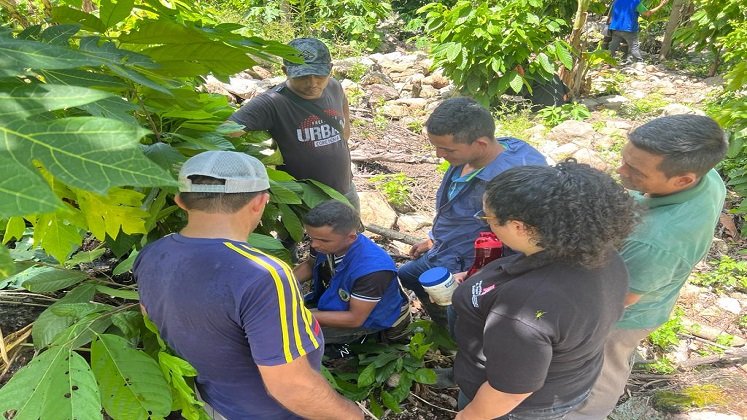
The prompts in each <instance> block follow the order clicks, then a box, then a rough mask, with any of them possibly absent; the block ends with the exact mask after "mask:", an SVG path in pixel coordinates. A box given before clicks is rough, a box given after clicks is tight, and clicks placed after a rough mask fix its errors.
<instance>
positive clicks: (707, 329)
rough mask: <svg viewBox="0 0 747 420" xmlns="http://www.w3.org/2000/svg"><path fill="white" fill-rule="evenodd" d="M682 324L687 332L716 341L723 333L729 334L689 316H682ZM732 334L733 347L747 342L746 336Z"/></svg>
mask: <svg viewBox="0 0 747 420" xmlns="http://www.w3.org/2000/svg"><path fill="white" fill-rule="evenodd" d="M682 326H683V327H685V330H687V332H689V333H690V334H692V335H694V336H697V337H700V338H705V339H706V340H711V341H714V342H716V340H717V339H718V337H719V336H720V335H721V334H727V333H726V332H725V331H724V330H720V329H718V328H714V327H711V326H708V325H703V324H698V323H697V322H694V321H692V320H690V319H687V318H682ZM730 335H731V336H732V337H734V338H733V339H732V341H731V347H742V346H744V345H745V344H747V341H745V339H744V338H742V337H739V336H736V335H732V334H730Z"/></svg>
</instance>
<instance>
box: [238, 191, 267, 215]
mask: <svg viewBox="0 0 747 420" xmlns="http://www.w3.org/2000/svg"><path fill="white" fill-rule="evenodd" d="M269 201H270V199H269V194H266V193H262V194H257V195H256V196H254V198H252V199H251V200H249V202H248V203H246V206H244V208H246V209H249V210H250V211H251V212H252V213H259V214H262V212H263V211H264V210H265V205H267V203H268V202H269Z"/></svg>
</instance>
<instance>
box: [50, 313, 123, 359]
mask: <svg viewBox="0 0 747 420" xmlns="http://www.w3.org/2000/svg"><path fill="white" fill-rule="evenodd" d="M113 309H114V307H112V306H109V305H103V304H97V306H96V307H95V308H94V309H93V310H92V311H91V312H90V313H88V314H86V315H83V317H82V318H80V319H79V320H77V321H76V322H75V323H73V324H72V325H70V326H69V327H67V328H66V329H65V330H64V331H62V332H61V333H60V334H58V335H57V337H55V339H54V341H52V344H51V346H66V347H70V348H73V349H77V348H80V347H83V346H85V345H86V344H88V343H90V342H91V341H92V340H93V339H94V336H95V335H96V334H99V333H103V332H104V331H106V330H107V329H108V328H109V327H110V326H111V325H112V317H111V310H113ZM62 311H63V312H62V313H63V314H69V313H72V312H73V311H72V310H65V309H62Z"/></svg>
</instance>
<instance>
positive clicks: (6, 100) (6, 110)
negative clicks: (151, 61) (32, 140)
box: [0, 83, 112, 121]
mask: <svg viewBox="0 0 747 420" xmlns="http://www.w3.org/2000/svg"><path fill="white" fill-rule="evenodd" d="M110 96H112V94H110V93H107V92H103V91H100V90H96V89H89V88H85V87H79V86H66V85H52V84H40V83H34V84H29V83H15V84H0V120H2V121H10V120H13V119H25V118H28V117H30V116H32V115H35V114H41V113H43V112H47V111H52V110H56V109H66V108H71V107H76V106H79V105H84V104H87V103H91V102H95V101H98V100H100V99H104V98H107V97H110Z"/></svg>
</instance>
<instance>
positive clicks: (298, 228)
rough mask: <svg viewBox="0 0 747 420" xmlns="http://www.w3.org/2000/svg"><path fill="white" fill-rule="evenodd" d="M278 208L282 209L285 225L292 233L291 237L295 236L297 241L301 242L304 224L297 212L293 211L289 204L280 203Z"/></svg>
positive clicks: (294, 238)
mask: <svg viewBox="0 0 747 420" xmlns="http://www.w3.org/2000/svg"><path fill="white" fill-rule="evenodd" d="M278 208H279V209H280V214H281V215H282V216H281V220H282V222H283V226H284V227H285V229H286V230H287V231H288V233H289V234H290V236H291V238H293V240H294V241H296V242H301V239H303V224H302V223H301V220H300V219H299V218H298V216H296V213H294V212H293V209H291V208H290V206H288V205H287V204H282V203H280V204H278Z"/></svg>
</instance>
